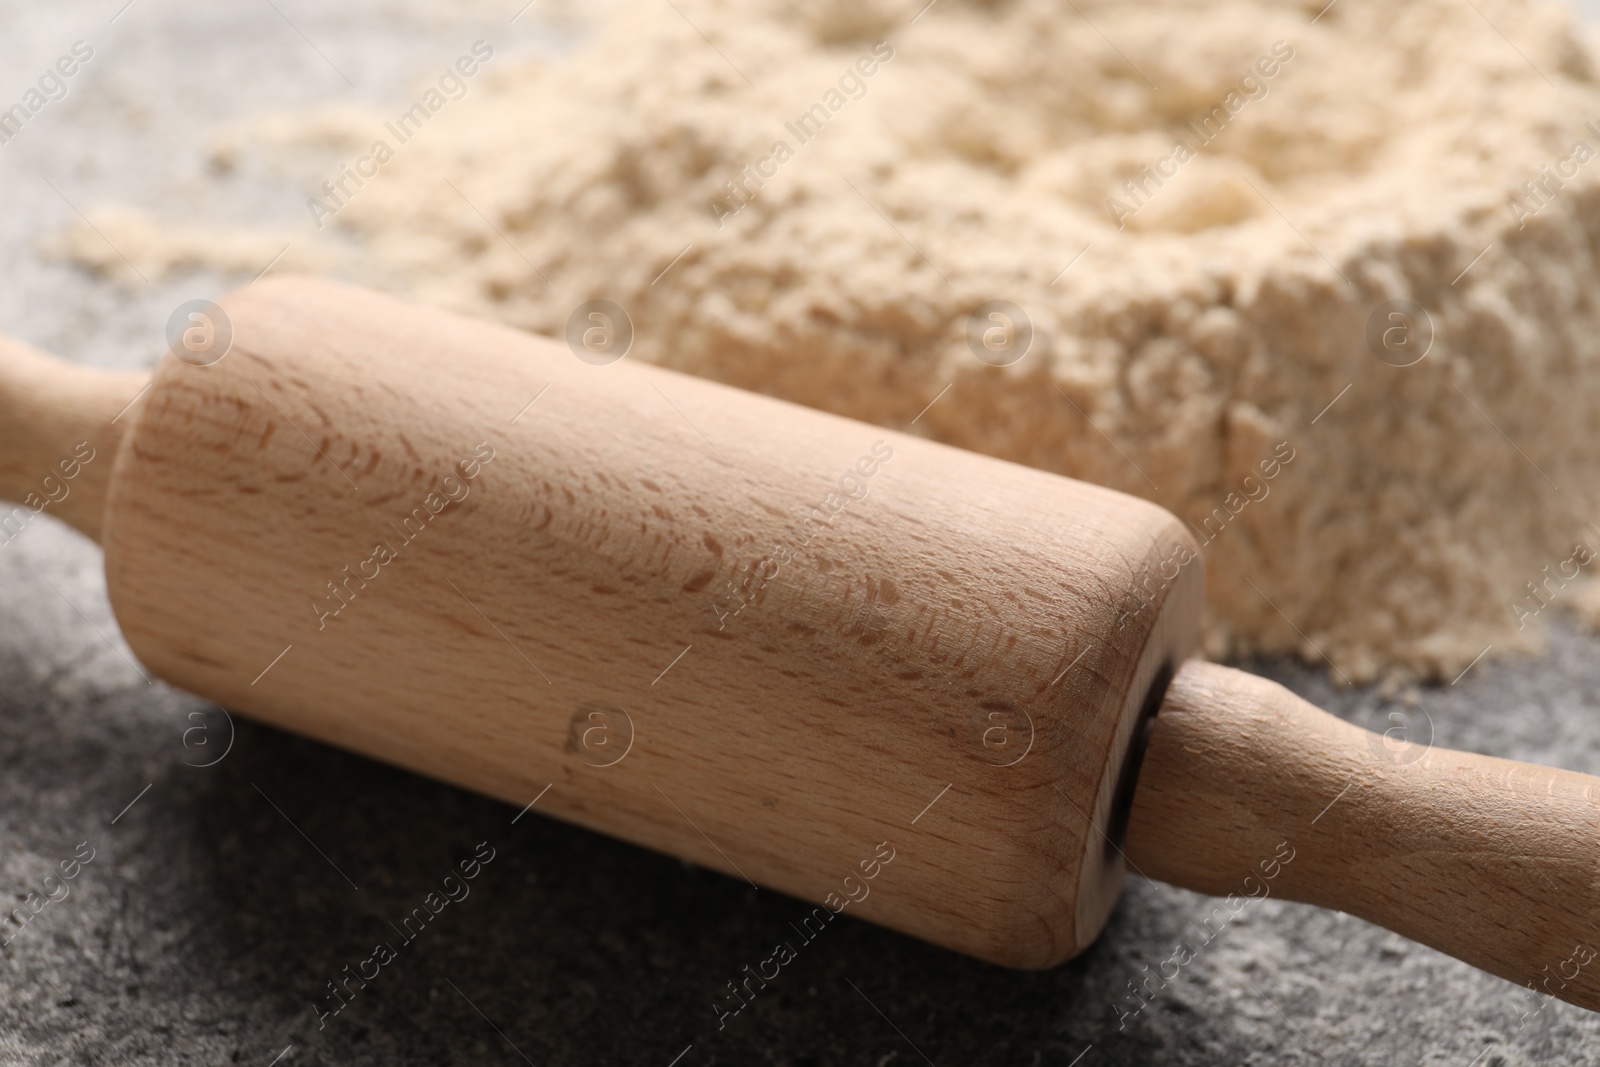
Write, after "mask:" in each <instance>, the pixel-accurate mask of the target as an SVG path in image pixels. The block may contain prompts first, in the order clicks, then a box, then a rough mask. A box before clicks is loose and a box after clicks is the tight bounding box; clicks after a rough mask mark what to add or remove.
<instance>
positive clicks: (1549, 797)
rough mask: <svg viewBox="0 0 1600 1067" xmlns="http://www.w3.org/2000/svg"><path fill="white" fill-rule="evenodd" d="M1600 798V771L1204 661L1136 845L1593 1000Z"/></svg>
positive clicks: (1185, 691) (1152, 748) (1140, 797)
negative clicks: (1358, 719) (1387, 716)
mask: <svg viewBox="0 0 1600 1067" xmlns="http://www.w3.org/2000/svg"><path fill="white" fill-rule="evenodd" d="M1597 804H1600V779H1596V778H1593V777H1590V776H1588V775H1584V774H1575V773H1572V772H1569V771H1562V770H1556V769H1554V768H1549V767H1535V766H1530V765H1528V764H1525V763H1517V762H1514V761H1512V760H1502V759H1495V758H1492V757H1489V756H1481V755H1476V754H1472V753H1466V752H1452V751H1447V750H1444V749H1438V748H1423V747H1419V746H1406V745H1396V744H1394V743H1393V742H1392V741H1390V740H1386V739H1384V738H1382V737H1379V736H1378V735H1376V734H1372V733H1369V732H1368V731H1366V730H1362V729H1360V728H1358V727H1355V726H1352V725H1350V724H1348V723H1345V722H1343V721H1341V720H1339V719H1336V718H1334V717H1333V716H1331V715H1329V714H1327V713H1326V712H1323V711H1320V710H1318V709H1317V708H1315V707H1313V706H1312V705H1310V704H1308V703H1306V702H1305V701H1304V700H1301V699H1300V698H1299V697H1297V696H1295V695H1294V694H1292V693H1290V692H1289V691H1288V690H1286V689H1284V688H1283V687H1282V686H1279V685H1277V684H1276V683H1274V682H1269V681H1267V680H1265V679H1262V678H1257V677H1255V676H1254V675H1250V674H1245V673H1244V672H1242V671H1236V670H1232V669H1230V668H1227V667H1220V666H1215V665H1212V664H1207V663H1198V662H1190V663H1188V664H1186V665H1185V666H1184V667H1183V668H1182V669H1181V670H1180V671H1179V672H1178V675H1177V677H1176V679H1175V680H1174V681H1173V684H1172V686H1171V687H1170V689H1169V690H1168V693H1167V697H1166V700H1165V701H1164V703H1163V704H1162V707H1161V710H1160V713H1159V714H1158V715H1157V717H1156V720H1155V724H1154V726H1153V728H1152V730H1151V737H1150V741H1149V745H1148V747H1147V749H1146V753H1145V758H1144V766H1143V770H1142V771H1141V773H1140V777H1139V784H1138V788H1137V790H1136V792H1135V795H1134V803H1133V811H1132V814H1131V816H1130V821H1129V826H1128V844H1127V850H1128V857H1129V860H1130V862H1131V863H1132V864H1133V865H1134V867H1135V868H1136V869H1137V870H1139V871H1140V872H1142V873H1144V874H1146V875H1148V876H1149V877H1151V878H1156V879H1159V880H1161V881H1165V882H1171V883H1173V884H1175V885H1180V886H1185V887H1187V888H1190V889H1195V890H1198V891H1200V892H1202V893H1209V894H1212V895H1215V896H1224V895H1227V894H1237V895H1238V896H1240V897H1246V896H1260V895H1271V896H1276V897H1281V898H1284V899H1289V900H1300V901H1306V902H1308V903H1312V904H1318V905H1321V906H1322V907H1327V908H1336V909H1338V910H1340V911H1345V912H1349V913H1351V914H1353V915H1358V916H1360V917H1362V918H1364V919H1368V920H1370V921H1372V922H1375V923H1378V924H1380V925H1382V926H1386V927H1388V928H1389V929H1391V930H1394V931H1395V932H1397V933H1400V934H1403V935H1404V936H1406V937H1409V938H1411V939H1413V940H1415V941H1420V942H1422V943H1423V944H1426V945H1431V946H1433V947H1434V948H1437V949H1439V950H1441V951H1443V952H1447V953H1449V954H1450V955H1452V956H1455V957H1457V958H1459V959H1463V960H1466V961H1467V962H1468V963H1471V964H1474V965H1475V966H1478V967H1481V968H1483V969H1484V970H1487V971H1491V972H1493V973H1494V974H1498V975H1500V976H1501V977H1503V978H1508V979H1510V980H1511V981H1514V982H1518V983H1521V984H1523V985H1528V986H1531V987H1532V988H1534V989H1535V990H1536V991H1538V992H1539V993H1540V994H1542V995H1553V996H1558V997H1560V998H1561V999H1563V1000H1567V1001H1570V1002H1572V1003H1574V1004H1578V1005H1581V1006H1583V1007H1585V1008H1589V1009H1591V1010H1593V1009H1600V925H1597V924H1600V807H1597ZM1285 847H1287V850H1288V852H1289V853H1292V858H1291V859H1289V860H1288V861H1287V862H1284V861H1283V856H1284V851H1283V850H1284V848H1285ZM1263 887H1264V888H1263Z"/></svg>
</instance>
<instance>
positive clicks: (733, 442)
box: [0, 279, 1600, 1009]
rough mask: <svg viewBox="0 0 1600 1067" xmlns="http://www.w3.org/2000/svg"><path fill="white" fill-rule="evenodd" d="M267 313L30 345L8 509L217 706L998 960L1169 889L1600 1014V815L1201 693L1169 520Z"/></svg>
mask: <svg viewBox="0 0 1600 1067" xmlns="http://www.w3.org/2000/svg"><path fill="white" fill-rule="evenodd" d="M222 306H223V308H224V309H225V311H226V314H227V316H228V317H229V318H230V319H231V323H232V345H231V351H228V352H227V353H226V355H225V356H223V357H222V358H220V359H218V360H216V361H214V362H213V361H212V360H213V359H215V356H216V355H218V354H220V353H213V354H212V356H211V357H209V358H200V359H196V358H194V355H195V353H194V352H192V351H186V352H184V353H183V355H184V358H183V359H180V358H177V357H176V356H174V355H172V354H169V355H168V356H167V357H166V358H165V359H164V361H163V362H162V363H161V364H160V366H159V367H158V368H157V369H156V371H155V372H154V375H153V377H151V378H149V379H146V378H145V377H144V376H143V375H109V374H98V373H95V372H90V371H86V370H81V369H75V368H72V367H69V366H66V365H64V364H61V363H58V362H55V361H53V360H49V359H46V358H45V357H42V356H40V355H38V354H36V353H33V352H30V351H29V350H27V349H25V348H23V347H22V346H20V345H16V344H14V343H13V344H5V345H3V346H0V427H3V428H4V429H3V433H4V438H3V440H0V496H4V497H6V498H8V499H12V500H19V501H25V502H27V503H25V505H24V507H23V509H22V510H23V512H28V511H30V509H31V510H39V509H38V508H37V507H35V505H40V504H42V505H44V507H43V510H45V511H47V512H49V513H53V514H55V515H57V516H59V517H60V518H63V519H65V520H66V521H68V522H70V523H72V524H73V525H74V526H76V527H77V528H78V529H80V530H82V531H83V532H84V533H86V534H88V535H90V536H91V537H96V538H98V539H99V540H100V542H101V543H102V544H103V545H104V546H105V554H106V580H107V584H108V587H109V590H110V596H111V603H112V605H113V607H114V609H115V611H116V615H117V619H118V621H119V622H120V624H121V626H122V631H123V633H124V634H125V635H126V637H127V640H128V642H129V644H130V645H131V646H132V648H133V650H134V651H135V652H136V653H137V654H138V656H139V658H140V659H141V660H142V661H143V662H144V663H145V664H146V665H147V666H148V667H149V669H150V670H151V671H153V672H154V673H155V674H157V675H159V676H160V677H162V678H164V679H166V680H167V681H169V682H171V683H173V684H174V685H177V686H181V687H182V688H184V689H187V690H190V691H192V692H195V693H198V694H202V695H203V696H205V697H208V698H210V699H211V700H214V701H216V702H218V703H219V704H221V705H224V706H226V707H229V708H233V709H237V710H238V711H240V712H243V713H244V714H247V715H249V716H252V717H254V718H256V719H259V720H261V721H263V722H268V723H272V724H274V725H276V726H280V727H283V728H285V729H288V730H293V731H295V732H297V733H301V734H305V735H307V736H310V737H314V738H317V739H319V740H322V741H326V742H328V743H330V744H334V745H339V746H341V747H344V748H348V749H350V750H352V751H355V752H359V753H362V754H364V755H368V756H372V757H375V758H378V759H382V760H386V761H388V762H391V763H394V764H398V765H400V766H403V767H408V768H411V769H413V770H416V771H418V772H421V773H424V774H428V775H432V776H434V777H437V778H441V779H444V780H446V781H450V782H454V783H457V784H459V785H461V786H465V787H467V788H471V789H475V790H479V791H482V792H484V793H488V794H491V795H493V796H496V797H500V798H502V799H504V800H506V801H508V802H510V803H511V804H514V805H517V806H518V807H522V806H524V805H528V804H529V803H530V802H532V801H534V800H535V799H538V810H539V811H540V812H543V813H547V814H551V815H554V816H556V817H559V818H562V819H565V820H568V821H571V822H574V823H578V824H580V825H583V826H586V827H590V828H592V829H595V830H599V831H602V832H604V833H608V834H612V835H614V836H617V837H621V838H624V839H626V840H629V841H634V842H637V843H639V844H642V845H646V846H649V847H651V848H655V849H660V850H662V851H665V852H669V853H672V854H674V855H677V856H682V857H685V858H687V859H690V860H693V861H694V862H696V863H700V864H703V865H705V866H708V867H712V868H715V869H717V870H720V871H723V872H725V873H727V874H729V875H731V876H733V877H737V878H743V879H747V880H749V881H751V882H752V883H759V884H761V885H765V886H770V887H773V888H775V889H779V890H782V891H784V892H786V893H791V894H793V895H795V896H797V897H801V898H804V899H805V900H807V901H812V902H816V903H817V904H819V905H820V906H823V907H826V908H828V909H829V910H830V911H839V910H843V909H845V908H848V909H849V913H850V914H852V915H858V916H860V917H862V918H866V919H870V920H872V921H875V922H879V923H883V924H885V925H887V926H890V927H893V928H895V929H897V930H901V931H904V932H905V933H908V934H912V935H915V936H917V937H921V938H925V939H927V940H929V941H932V942H935V943H937V944H940V945H945V946H948V947H950V948H953V949H956V950H958V951H961V952H966V953H970V954H972V955H974V956H978V957H981V958H983V959H986V960H991V961H994V962H996V963H1002V964H1007V965H1010V966H1016V967H1044V966H1049V965H1051V964H1054V963H1057V962H1059V961H1061V960H1064V959H1066V958H1068V957H1070V956H1072V955H1074V954H1075V953H1078V952H1080V951H1082V950H1083V949H1084V947H1085V946H1087V945H1088V944H1089V943H1090V942H1091V941H1092V940H1093V939H1094V938H1095V936H1096V935H1097V934H1098V933H1099V931H1100V929H1101V928H1102V926H1103V925H1104V924H1105V922H1106V918H1107V915H1108V913H1109V912H1110V910H1111V908H1112V906H1113V903H1114V901H1115V898H1116V895H1117V891H1118V889H1119V887H1120V885H1121V883H1122V880H1123V878H1124V873H1125V869H1126V868H1130V867H1131V868H1132V869H1134V870H1136V871H1137V872H1139V873H1141V874H1144V875H1147V876H1149V877H1152V878H1156V879H1160V880H1163V881H1167V882H1171V883H1173V884H1174V885H1179V886H1184V887H1188V888H1191V889H1196V890H1199V891H1201V892H1204V893H1210V894H1216V895H1232V896H1231V898H1230V901H1229V903H1227V904H1224V905H1222V907H1223V908H1224V909H1231V910H1228V911H1226V912H1225V914H1233V913H1235V912H1236V911H1237V909H1238V908H1239V907H1241V906H1242V902H1244V901H1245V900H1246V899H1247V898H1251V897H1256V898H1259V897H1262V896H1274V897H1279V898H1284V899H1291V900H1302V901H1311V902H1314V903H1316V904H1320V905H1324V906H1326V907H1330V908H1339V909H1343V910H1345V911H1348V912H1351V913H1353V914H1356V915H1359V916H1362V917H1364V918H1366V919H1369V920H1372V921H1373V922H1377V923H1381V924H1383V925H1384V926H1387V927H1389V928H1390V929H1393V930H1396V931H1398V932H1400V933H1402V934H1404V935H1406V936H1408V937H1411V938H1415V939H1416V940H1418V941H1421V942H1424V943H1426V944H1428V945H1432V946H1434V947H1436V948H1438V949H1441V950H1443V951H1445V952H1448V953H1450V954H1452V955H1455V956H1457V957H1460V958H1461V959H1464V960H1467V961H1469V962H1471V963H1473V964H1476V965H1477V966H1479V967H1482V968H1485V969H1487V970H1489V971H1492V972H1494V973H1495V974H1498V975H1501V976H1504V977H1506V978H1508V979H1511V980H1513V981H1515V982H1519V983H1524V984H1527V985H1529V986H1532V987H1533V988H1534V989H1536V990H1538V991H1539V992H1540V993H1542V994H1554V995H1556V996H1559V997H1562V998H1564V999H1566V1000H1569V1001H1572V1002H1573V1003H1576V1004H1581V1005H1583V1006H1585V1007H1588V1008H1591V1009H1593V1008H1600V960H1597V959H1596V949H1595V946H1596V945H1597V944H1600V930H1597V929H1596V925H1595V924H1596V922H1597V921H1600V873H1597V860H1600V816H1597V813H1596V806H1595V801H1596V799H1597V798H1600V791H1597V790H1596V784H1597V780H1596V779H1594V778H1590V777H1587V776H1585V775H1581V774H1574V773H1568V772H1564V771H1559V770H1552V769H1547V768H1542V767H1532V766H1528V765H1525V764H1520V763H1513V762H1510V761H1506V760H1500V759H1492V758H1489V757H1486V756H1478V755H1471V754H1466V753H1460V752H1446V751H1440V750H1432V749H1425V748H1423V747H1419V746H1412V747H1410V748H1406V747H1404V746H1402V747H1400V748H1398V749H1396V748H1394V747H1392V746H1391V745H1389V743H1388V742H1387V741H1386V740H1385V739H1380V738H1378V737H1377V736H1376V735H1373V734H1369V733H1367V732H1365V731H1362V730H1359V729H1357V728H1355V727H1352V726H1349V725H1347V724H1345V723H1343V722H1341V721H1339V720H1337V719H1335V718H1333V717H1331V716H1329V715H1327V714H1324V713H1323V712H1321V711H1318V710H1316V709H1315V708H1313V707H1311V706H1310V705H1308V704H1306V703H1305V702H1303V701H1301V700H1300V699H1298V698H1297V697H1295V696H1293V695H1291V694H1290V693H1289V692H1287V691H1286V690H1284V689H1282V688H1280V687H1279V686H1277V685H1274V684H1272V683H1270V682H1266V681H1263V680H1261V679H1259V678H1255V677H1253V676H1251V675H1248V674H1244V673H1241V672H1239V671H1235V670H1230V669H1228V668H1224V667H1219V666H1214V665H1211V664H1206V663H1201V662H1196V661H1194V660H1189V659H1187V657H1188V656H1189V655H1190V654H1191V652H1192V651H1193V649H1194V646H1195V640H1196V633H1197V629H1198V624H1199V615H1200V605H1201V595H1202V566H1201V562H1200V559H1199V548H1198V546H1197V545H1196V544H1195V543H1194V542H1193V541H1192V540H1191V538H1190V536H1189V534H1188V533H1187V531H1186V530H1185V528H1184V526H1183V524H1182V523H1181V522H1179V521H1178V520H1177V519H1175V518H1174V517H1173V516H1172V515H1170V514H1168V513H1167V512H1165V511H1163V510H1162V509H1160V508H1158V507H1156V506H1154V505H1152V504H1149V503H1146V502H1144V501H1141V500H1137V499H1134V498H1132V497H1128V496H1124V495H1122V494H1120V493H1115V492H1111V491H1109V490H1106V489H1101V488H1097V487H1094V486H1090V485H1085V484H1082V483H1079V482H1074V481H1070V480H1068V479H1065V478H1060V477H1057V476H1055V475H1051V474H1046V473H1043V472H1041V471H1036V470H1031V469H1028V468H1025V467H1020V466H1015V465H1013V464H1009V463H1004V462H1000V461H998V460H994V459H989V458H986V457H983V456H979V455H975V454H972V453H969V452H964V451H960V450H957V449H953V448H948V447H945V446H943V445H939V444H934V443H932V442H930V441H926V440H922V439H920V438H916V437H911V436H907V435H905V434H900V433H895V432H892V431H889V430H884V429H880V428H877V427H872V426H867V425H863V424H861V423H857V422H853V421H850V420H848V419H843V418H837V417H834V416H832V415H827V414H823V413H821V412H817V411H812V410H808V409H805V408H800V407H796V406H794V405H791V404H787V403H783V402H781V401H778V400H774V399H771V398H768V397H765V396H758V395H753V394H750V393H745V392H741V391H738V390H735V389H731V388H727V387H724V386H721V385H717V384H714V383H711V382H707V381H701V380H698V379H695V378H690V377H685V376H683V375H679V374H675V373H672V372H670V371H666V370H662V369H659V368H656V367H651V366H644V365H639V364H638V363H637V362H627V361H624V362H620V363H611V364H610V365H598V364H599V363H601V362H603V360H599V359H593V360H591V359H579V358H575V355H574V351H569V349H568V347H567V346H564V345H561V344H559V343H556V342H553V341H550V340H546V339H542V338H538V337H532V336H528V335H526V334H523V333H519V332H517V331H514V330H510V329H505V328H502V327H498V326H493V325H488V324H485V323H480V322H473V321H469V320H466V319H463V318H459V317H455V316H452V315H448V314H444V313H442V312H438V311H430V310H424V309H418V308H411V307H407V306H404V305H401V304H399V303H396V302H394V301H392V300H389V299H386V298H383V297H379V296H375V295H372V294H369V293H365V292H361V291H358V290H354V289H350V288H344V287H340V286H336V285H332V284H328V283H324V282H318V281H310V280H303V279H280V280H270V281H265V282H262V283H260V284H258V285H255V286H253V287H250V288H247V289H244V290H242V291H240V292H238V293H236V294H234V295H232V296H231V297H229V298H227V299H226V300H225V301H224V302H223V304H222ZM596 322H597V323H600V324H599V325H597V326H596V327H595V328H596V329H599V330H600V331H601V334H600V335H598V336H599V337H601V339H602V342H603V340H604V338H605V337H608V336H610V335H609V334H607V333H606V330H607V329H609V328H610V327H611V326H613V325H615V324H608V323H601V322H600V320H596ZM580 325H581V324H580ZM201 347H202V352H201V354H202V355H203V354H204V352H203V347H204V346H203V345H202V346H201ZM175 351H176V349H175ZM586 355H587V353H586ZM141 390H142V392H141ZM136 396H137V397H138V400H137V402H135V403H130V401H133V400H134V398H135V397H136ZM89 453H92V455H93V458H91V459H89V460H88V461H87V462H85V461H84V460H83V458H82V457H83V456H84V455H86V454H89ZM69 470H72V471H73V474H72V477H71V478H70V479H69V480H66V481H63V479H64V477H65V476H66V473H67V472H68V471H69ZM47 478H49V479H53V480H54V483H55V484H56V485H57V487H59V486H60V485H63V484H66V485H68V486H69V487H70V492H68V493H67V494H66V495H64V496H60V494H59V493H55V494H45V495H41V493H43V492H44V486H45V480H46V479H47ZM58 496H59V497H60V499H59V500H57V499H55V497H58ZM8 514H12V515H15V514H19V513H17V512H11V513H8ZM1135 783H1137V784H1136V785H1135ZM546 790H548V792H547V793H546ZM886 856H888V857H892V858H891V859H889V860H888V861H887V862H884V861H883V860H884V857H886Z"/></svg>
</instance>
